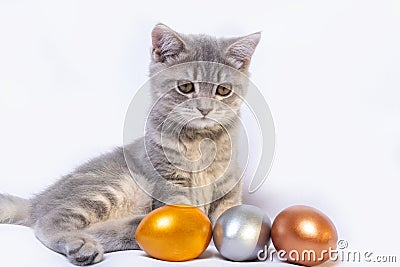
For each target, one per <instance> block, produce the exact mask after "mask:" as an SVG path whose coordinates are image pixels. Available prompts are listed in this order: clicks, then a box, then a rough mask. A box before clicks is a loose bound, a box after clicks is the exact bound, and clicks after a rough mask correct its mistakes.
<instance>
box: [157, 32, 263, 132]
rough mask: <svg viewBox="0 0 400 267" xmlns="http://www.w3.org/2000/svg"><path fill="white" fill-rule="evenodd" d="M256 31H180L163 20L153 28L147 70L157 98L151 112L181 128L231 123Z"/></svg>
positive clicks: (243, 87) (257, 35) (244, 87)
mask: <svg viewBox="0 0 400 267" xmlns="http://www.w3.org/2000/svg"><path fill="white" fill-rule="evenodd" d="M260 37H261V35H260V33H254V34H251V35H247V36H244V37H236V38H215V37H212V36H208V35H203V34H199V35H194V34H193V35H192V34H190V35H189V34H188V35H186V34H185V35H184V34H178V33H177V32H175V31H173V30H172V29H170V28H168V27H167V26H165V25H163V24H157V25H156V26H155V27H154V29H153V31H152V60H151V64H150V75H151V76H153V77H156V78H155V79H153V80H152V81H151V83H152V95H153V98H154V101H155V102H156V105H155V106H154V107H155V108H154V109H153V112H155V114H153V115H154V116H152V117H153V118H154V119H155V120H159V121H162V120H165V118H166V116H167V115H169V120H170V121H171V122H172V123H175V124H177V125H184V127H185V129H189V130H193V131H197V132H201V131H206V132H210V131H211V132H213V130H217V129H220V128H221V125H222V126H223V127H225V128H229V127H230V126H232V125H234V124H235V122H236V121H237V118H238V112H239V109H240V105H241V103H242V100H243V96H244V94H245V93H246V90H247V82H248V79H247V75H248V68H249V64H250V60H251V57H252V55H253V53H254V50H255V48H256V46H257V44H258V43H259V41H260Z"/></svg>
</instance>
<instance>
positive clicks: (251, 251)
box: [213, 205, 271, 261]
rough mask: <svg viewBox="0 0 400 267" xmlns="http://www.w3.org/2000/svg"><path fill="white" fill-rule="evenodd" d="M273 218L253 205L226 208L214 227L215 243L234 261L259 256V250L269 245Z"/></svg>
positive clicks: (221, 251) (219, 249) (248, 259)
mask: <svg viewBox="0 0 400 267" xmlns="http://www.w3.org/2000/svg"><path fill="white" fill-rule="evenodd" d="M270 232H271V220H270V219H269V218H268V216H267V215H266V214H265V213H264V212H263V211H262V210H261V209H260V208H257V207H255V206H252V205H239V206H235V207H232V208H230V209H228V210H226V211H225V212H224V213H222V215H221V216H220V217H219V218H218V219H217V221H216V222H215V225H214V230H213V240H214V245H215V247H216V248H217V249H218V251H219V253H221V255H222V256H224V257H225V258H227V259H229V260H232V261H250V260H254V259H257V254H259V251H260V250H262V251H264V250H265V249H266V248H268V245H269V242H270Z"/></svg>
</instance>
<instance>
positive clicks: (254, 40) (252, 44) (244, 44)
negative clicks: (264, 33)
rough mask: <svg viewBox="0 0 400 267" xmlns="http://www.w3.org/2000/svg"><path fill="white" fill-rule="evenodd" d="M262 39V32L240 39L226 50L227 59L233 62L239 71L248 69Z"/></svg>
mask: <svg viewBox="0 0 400 267" xmlns="http://www.w3.org/2000/svg"><path fill="white" fill-rule="evenodd" d="M260 38H261V33H260V32H257V33H253V34H250V35H247V36H244V37H242V38H239V39H238V40H236V41H235V42H234V43H233V44H231V45H230V46H229V47H228V48H227V49H226V57H227V59H228V60H229V61H231V62H232V63H233V64H234V66H235V67H236V68H237V69H245V68H247V67H248V66H249V64H250V60H251V57H252V56H253V53H254V51H255V50H256V47H257V45H258V43H259V42H260Z"/></svg>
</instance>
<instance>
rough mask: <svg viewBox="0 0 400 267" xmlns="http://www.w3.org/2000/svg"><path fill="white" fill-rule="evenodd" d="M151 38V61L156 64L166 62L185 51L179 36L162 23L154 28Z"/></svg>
mask: <svg viewBox="0 0 400 267" xmlns="http://www.w3.org/2000/svg"><path fill="white" fill-rule="evenodd" d="M151 38H152V44H153V52H152V54H153V59H154V61H156V62H164V61H168V59H171V58H174V57H176V56H177V55H178V54H179V53H181V52H182V51H183V50H185V43H184V42H183V40H182V38H181V37H180V36H179V34H178V33H176V32H175V31H173V30H172V29H170V28H169V27H167V26H165V25H164V24H162V23H159V24H157V25H156V26H155V27H154V29H153V31H152V32H151Z"/></svg>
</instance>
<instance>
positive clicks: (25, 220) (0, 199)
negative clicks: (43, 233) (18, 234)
mask: <svg viewBox="0 0 400 267" xmlns="http://www.w3.org/2000/svg"><path fill="white" fill-rule="evenodd" d="M30 214H31V205H30V201H29V200H27V199H23V198H20V197H16V196H12V195H3V194H0V223H9V224H19V225H25V226H30V224H31V223H30Z"/></svg>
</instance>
